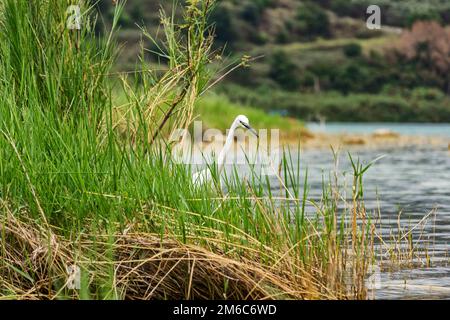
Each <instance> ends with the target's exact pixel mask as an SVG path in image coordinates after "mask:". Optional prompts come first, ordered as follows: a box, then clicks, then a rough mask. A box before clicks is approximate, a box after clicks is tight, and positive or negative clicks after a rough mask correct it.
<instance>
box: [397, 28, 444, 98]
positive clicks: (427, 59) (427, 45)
mask: <svg viewBox="0 0 450 320" xmlns="http://www.w3.org/2000/svg"><path fill="white" fill-rule="evenodd" d="M395 50H396V52H397V54H398V55H399V56H400V57H401V58H402V59H403V58H405V59H406V60H407V61H409V62H413V63H415V64H416V65H417V67H419V68H423V69H428V70H430V71H432V72H433V73H435V74H436V75H438V76H440V77H441V78H442V79H443V81H444V84H443V89H444V91H446V92H447V93H448V94H450V75H449V74H450V31H449V30H446V29H445V28H443V27H442V26H441V25H440V24H439V23H437V22H435V21H419V22H416V23H415V24H414V25H413V26H412V28H411V30H410V31H406V32H404V33H403V35H402V37H401V39H400V42H399V45H398V46H397V47H396V49H395Z"/></svg>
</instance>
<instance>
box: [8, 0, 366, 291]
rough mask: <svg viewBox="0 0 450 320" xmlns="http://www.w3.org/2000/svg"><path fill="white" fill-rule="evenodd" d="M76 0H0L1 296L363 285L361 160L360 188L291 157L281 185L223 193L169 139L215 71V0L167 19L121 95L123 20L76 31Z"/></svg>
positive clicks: (234, 183)
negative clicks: (313, 178) (152, 65)
mask: <svg viewBox="0 0 450 320" xmlns="http://www.w3.org/2000/svg"><path fill="white" fill-rule="evenodd" d="M70 4H71V2H70V1H68V0H67V1H65V0H64V1H58V3H57V5H55V3H53V2H39V3H37V2H29V1H16V0H1V6H2V11H1V13H0V39H1V41H0V51H1V57H2V59H1V60H0V93H1V94H0V241H1V246H0V296H1V298H10V299H13V298H25V299H64V298H83V299H124V298H131V299H211V298H216V299H219V298H220V299H320V298H330V299H341V298H342V299H345V298H365V297H366V293H367V290H366V288H365V284H364V283H365V282H364V281H365V278H366V273H367V270H368V266H369V265H370V263H371V262H372V258H373V243H374V237H375V230H374V228H372V224H371V221H370V218H369V216H368V215H367V214H366V212H365V209H364V202H363V191H362V189H363V186H362V177H363V173H364V172H365V170H367V168H366V167H363V166H362V165H360V164H359V163H357V162H356V161H355V162H353V165H354V188H353V190H354V193H353V195H352V200H351V201H350V202H346V201H345V200H343V199H345V198H344V197H341V196H339V184H337V183H336V181H335V180H333V179H331V178H330V181H329V182H328V180H326V181H325V182H324V193H323V196H322V198H321V199H320V202H317V201H314V200H312V199H309V197H308V183H307V182H308V180H307V174H306V173H303V172H302V171H303V170H301V169H300V166H299V165H298V163H297V165H296V166H294V163H293V162H294V161H297V160H293V159H292V158H291V157H290V156H289V155H286V156H285V158H284V159H283V161H282V164H281V166H280V167H279V170H280V172H279V175H278V176H276V181H277V182H276V183H277V184H279V186H276V187H279V190H280V193H281V195H280V196H275V195H274V194H272V193H271V190H273V189H272V188H271V187H270V185H269V182H270V181H269V180H268V179H266V177H261V176H258V175H257V174H252V175H251V176H250V178H249V179H247V180H244V181H242V180H240V179H233V178H232V177H230V179H229V180H228V181H227V182H226V185H225V187H226V189H227V194H224V193H223V192H222V189H221V188H219V186H218V185H216V186H215V187H212V188H209V187H208V186H207V185H205V186H204V187H201V188H194V187H193V185H192V181H191V169H190V168H189V166H185V165H180V164H177V163H174V162H173V161H172V159H171V157H170V154H169V153H165V150H166V149H165V147H163V146H164V145H165V143H164V142H165V138H166V137H167V136H168V135H170V133H171V132H172V131H173V130H174V129H176V128H180V127H183V126H188V125H189V124H190V122H191V120H192V119H193V117H194V110H195V104H196V102H197V99H198V97H199V95H200V93H202V92H203V90H204V89H205V86H206V85H207V84H208V83H209V81H210V79H211V75H210V74H209V69H207V68H206V65H207V64H208V62H209V61H210V59H211V53H212V51H211V44H212V37H211V35H210V33H208V30H210V25H209V23H208V21H207V19H206V17H207V16H208V15H209V14H210V12H211V10H212V4H213V1H211V0H201V1H195V5H194V2H192V3H189V4H187V5H186V7H185V8H184V9H185V10H184V11H183V13H184V19H185V24H183V25H175V24H173V23H172V22H171V21H170V19H162V20H163V21H165V31H166V33H165V39H164V41H163V43H164V45H165V47H164V49H165V50H166V52H167V56H166V57H167V58H168V60H169V66H170V68H169V69H168V70H167V72H165V73H163V74H154V73H152V72H148V73H142V74H141V77H140V78H139V81H135V80H136V79H127V78H126V77H123V78H122V79H121V83H122V87H123V90H124V92H125V97H126V100H127V101H126V103H125V104H121V105H116V104H115V102H114V94H113V88H112V87H111V86H110V85H111V82H110V81H109V80H108V79H106V78H105V74H109V73H110V68H111V64H112V62H113V57H114V53H115V45H114V43H115V37H114V30H115V27H116V26H117V24H116V23H113V27H112V31H111V34H110V35H108V37H106V38H96V37H95V36H94V34H93V33H92V32H91V30H93V28H89V26H92V24H89V22H86V23H87V24H84V26H85V27H84V28H82V30H81V31H73V30H68V29H66V27H65V26H66V18H67V17H66V15H65V12H66V8H67V6H68V5H70ZM121 10H122V3H121V2H119V4H118V5H117V6H116V7H115V15H114V17H115V18H114V21H115V22H117V21H118V17H119V16H120V13H121ZM82 11H83V13H84V15H83V16H84V17H90V19H91V20H90V21H91V22H92V21H94V19H95V15H94V13H93V12H91V11H89V9H88V8H86V7H83V8H82ZM89 13H90V14H89ZM42 17H45V19H42ZM186 33H188V34H189V37H184V36H183V35H185V34H186ZM144 67H145V63H144V66H143V68H144ZM208 112H210V111H209V109H208ZM254 115H255V118H256V119H258V117H257V114H256V113H255V114H254ZM260 119H261V121H263V120H262V119H263V116H262V115H261V117H260ZM272 183H273V182H272ZM306 204H309V205H311V206H312V208H313V212H307V210H306V208H307V207H306ZM342 208H344V209H342ZM77 268H79V270H80V287H79V289H77V288H75V289H74V288H73V287H71V285H73V284H76V274H77V272H75V273H74V274H71V272H70V270H77ZM72 276H74V277H73V278H72ZM75 287H77V286H76V285H75Z"/></svg>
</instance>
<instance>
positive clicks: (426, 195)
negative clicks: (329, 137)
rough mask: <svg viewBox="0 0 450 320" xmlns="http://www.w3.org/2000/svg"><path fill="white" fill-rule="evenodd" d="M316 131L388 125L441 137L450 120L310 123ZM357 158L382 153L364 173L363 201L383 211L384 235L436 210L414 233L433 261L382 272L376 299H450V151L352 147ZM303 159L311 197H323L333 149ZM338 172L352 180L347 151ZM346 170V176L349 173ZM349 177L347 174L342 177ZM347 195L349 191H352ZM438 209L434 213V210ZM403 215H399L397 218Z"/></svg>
mask: <svg viewBox="0 0 450 320" xmlns="http://www.w3.org/2000/svg"><path fill="white" fill-rule="evenodd" d="M308 127H309V129H310V130H312V131H321V132H326V133H353V134H358V133H372V132H374V131H375V130H377V129H389V130H392V131H395V132H397V133H400V134H406V135H421V136H441V137H447V138H449V139H448V141H449V142H450V124H441V125H433V124H378V123H368V124H352V123H341V124H336V123H333V124H327V125H325V126H321V125H317V124H309V125H308ZM351 154H352V156H353V158H359V159H360V160H361V161H363V162H365V163H368V162H370V161H371V160H373V159H376V158H377V157H379V156H380V155H384V156H385V157H384V158H382V159H380V160H379V161H377V162H376V163H375V164H374V165H373V166H372V167H371V168H370V169H369V170H368V171H367V173H366V174H365V176H364V186H365V203H366V207H367V209H368V211H371V212H373V213H375V212H380V214H381V221H380V222H381V230H382V233H384V235H383V236H384V237H385V238H389V233H390V232H392V231H394V232H396V231H397V228H398V217H400V220H399V221H400V225H401V227H402V228H404V229H405V230H407V229H408V228H412V227H413V226H415V225H416V224H417V223H419V222H420V221H421V220H422V219H423V218H424V217H425V216H427V215H428V214H429V213H430V212H432V213H431V214H430V215H429V217H428V218H427V219H426V221H424V222H423V223H421V224H419V225H418V227H417V228H416V229H414V230H413V231H412V235H413V239H414V242H415V243H416V246H417V248H418V249H419V250H420V248H425V247H426V248H428V250H429V255H430V256H431V259H430V260H431V265H430V266H426V263H423V262H424V261H419V262H422V264H421V263H419V264H418V265H417V266H415V267H414V268H403V269H399V270H397V271H391V272H381V274H380V275H379V283H378V285H377V286H376V288H375V290H373V292H371V294H372V297H373V298H375V299H422V298H447V299H450V263H449V257H450V255H449V253H450V150H449V146H448V145H447V144H443V145H442V146H433V147H431V146H423V145H422V146H409V147H403V148H378V149H376V150H373V149H370V150H369V149H365V148H360V149H358V148H352V150H351ZM301 163H302V165H303V166H304V167H308V171H309V175H308V176H309V182H310V183H311V191H310V196H311V197H312V198H315V197H317V198H320V195H321V192H322V177H327V176H328V174H329V172H330V171H332V170H333V169H334V165H333V163H334V160H333V156H332V153H331V152H330V151H326V150H306V151H304V152H303V153H302V155H301ZM339 172H340V174H341V178H342V179H346V180H347V182H348V184H351V181H350V180H349V179H351V164H350V161H349V159H348V155H347V154H346V153H344V152H343V153H341V154H340V166H339ZM345 173H346V175H345ZM344 176H345V178H344ZM348 192H349V193H350V192H351V191H348ZM433 210H434V211H433ZM399 213H401V214H400V216H399Z"/></svg>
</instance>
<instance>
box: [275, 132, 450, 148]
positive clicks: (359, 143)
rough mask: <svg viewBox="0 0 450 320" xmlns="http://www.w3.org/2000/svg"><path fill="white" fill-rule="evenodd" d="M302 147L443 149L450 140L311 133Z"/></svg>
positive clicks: (285, 141) (289, 141)
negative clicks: (413, 147) (420, 147)
mask: <svg viewBox="0 0 450 320" xmlns="http://www.w3.org/2000/svg"><path fill="white" fill-rule="evenodd" d="M301 141H302V147H304V148H308V149H324V148H327V149H329V148H330V147H333V148H334V149H337V148H339V147H345V148H354V147H358V148H363V149H379V148H404V147H411V146H431V147H442V146H448V145H449V144H450V139H447V138H445V137H439V136H411V135H400V134H397V133H394V132H379V133H377V132H374V133H371V134H368V133H366V134H349V133H337V134H329V133H311V132H309V134H308V135H307V136H305V137H303V138H302V139H301ZM282 143H283V144H287V145H295V144H297V143H298V142H297V141H295V140H293V139H283V140H282Z"/></svg>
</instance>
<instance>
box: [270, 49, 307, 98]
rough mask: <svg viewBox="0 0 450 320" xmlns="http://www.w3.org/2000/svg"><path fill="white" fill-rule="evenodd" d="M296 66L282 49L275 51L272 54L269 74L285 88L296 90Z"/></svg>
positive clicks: (298, 82)
mask: <svg viewBox="0 0 450 320" xmlns="http://www.w3.org/2000/svg"><path fill="white" fill-rule="evenodd" d="M298 72H299V70H298V68H297V66H296V65H295V64H294V63H293V62H292V61H291V59H290V57H289V56H288V55H287V54H286V53H285V52H283V51H277V52H275V54H274V55H273V56H272V60H271V63H270V72H269V76H270V77H271V78H272V79H273V80H274V81H275V82H277V83H278V84H279V85H280V86H282V87H283V88H284V89H287V90H296V89H298V88H299V86H300V77H299V76H298Z"/></svg>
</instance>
